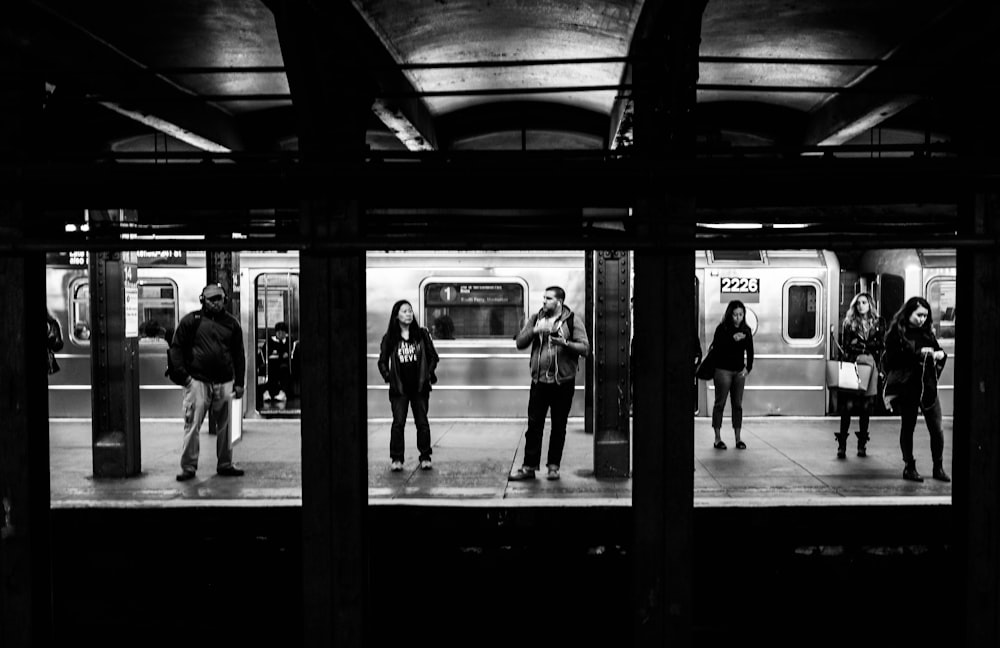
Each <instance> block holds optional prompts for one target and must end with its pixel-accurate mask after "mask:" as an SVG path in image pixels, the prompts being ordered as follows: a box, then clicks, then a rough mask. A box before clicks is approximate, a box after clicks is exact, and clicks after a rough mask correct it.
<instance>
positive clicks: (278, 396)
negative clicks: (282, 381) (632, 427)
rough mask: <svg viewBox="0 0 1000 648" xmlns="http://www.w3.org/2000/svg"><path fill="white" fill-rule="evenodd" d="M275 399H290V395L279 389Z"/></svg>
mask: <svg viewBox="0 0 1000 648" xmlns="http://www.w3.org/2000/svg"><path fill="white" fill-rule="evenodd" d="M274 400H276V401H283V400H288V397H287V396H285V392H283V391H279V392H278V395H277V396H275V397H274Z"/></svg>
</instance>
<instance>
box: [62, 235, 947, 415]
mask: <svg viewBox="0 0 1000 648" xmlns="http://www.w3.org/2000/svg"><path fill="white" fill-rule="evenodd" d="M695 255H696V264H695V277H694V280H695V282H696V295H697V298H698V304H697V313H698V326H699V333H700V343H701V347H702V350H703V351H707V350H708V346H709V344H710V343H711V340H712V336H713V334H714V331H715V327H716V325H717V324H718V322H719V321H720V319H721V317H722V314H723V313H724V311H725V307H726V304H727V303H728V302H729V301H730V300H731V299H740V300H741V301H743V302H744V303H745V304H746V306H747V322H748V324H749V325H750V326H751V329H752V330H753V331H754V340H755V349H756V363H755V367H754V372H753V373H752V374H751V377H750V380H749V381H748V382H747V390H746V394H745V397H744V411H745V413H746V414H747V415H778V416H780V415H809V416H823V415H826V414H830V413H833V412H835V411H836V401H835V396H834V393H833V392H831V391H830V390H828V389H827V386H826V384H825V378H826V373H825V362H826V360H827V359H829V358H831V357H835V355H834V354H835V351H834V347H833V344H832V342H831V340H832V338H833V336H835V335H837V332H838V331H839V329H840V326H841V322H842V320H843V315H844V313H845V311H846V308H847V305H848V304H849V303H850V301H851V298H852V297H853V296H854V294H856V293H857V292H858V291H860V290H865V291H868V292H870V293H871V294H872V295H873V299H874V301H875V303H876V306H877V308H878V309H879V312H880V313H882V314H883V316H884V317H885V318H886V319H887V320H888V319H890V318H891V316H892V314H893V313H894V312H895V311H896V310H897V309H898V308H899V306H901V305H902V303H903V301H904V300H905V299H906V298H907V297H909V296H912V295H922V296H924V297H925V298H927V299H928V301H929V302H930V303H931V305H932V307H933V310H934V312H933V315H934V321H935V328H936V332H937V334H938V337H939V338H940V339H941V343H942V346H944V348H945V349H946V350H947V351H948V353H949V355H951V356H952V358H953V356H954V335H955V253H954V250H944V251H928V250H877V251H871V252H867V253H865V254H863V255H860V256H857V255H855V257H852V261H850V263H844V262H843V260H842V259H839V258H838V256H837V255H836V254H834V253H832V252H830V251H824V250H762V251H753V250H751V251H747V250H741V251H718V250H716V251H713V250H699V251H697V252H696V253H695ZM46 272H47V291H48V305H49V309H50V311H51V312H52V314H53V315H54V316H55V317H56V318H57V320H58V321H59V322H60V325H61V326H62V327H63V337H64V339H65V340H66V345H65V348H64V349H63V350H62V352H60V353H58V354H57V355H56V357H57V358H58V359H59V363H60V365H61V366H62V370H61V371H60V372H59V373H57V374H55V375H53V376H51V377H50V382H49V393H50V399H49V403H50V414H51V416H53V417H89V416H90V411H91V403H90V398H91V395H90V393H91V376H90V342H89V337H90V313H89V284H88V280H87V269H86V257H85V255H82V254H69V255H61V256H60V257H58V258H52V259H50V263H49V265H48V268H47V271H46ZM584 274H585V273H584V253H583V252H573V251H570V252H537V251H533V252H489V253H487V252H462V251H453V252H440V251H435V252H417V251H407V252H370V253H368V255H367V278H366V283H367V286H366V289H367V291H366V295H367V349H366V353H367V363H366V366H367V380H366V382H367V392H368V416H369V417H370V418H388V417H389V416H390V411H389V404H388V397H387V392H386V390H387V386H386V385H385V383H384V382H383V381H382V378H381V376H380V375H379V373H378V370H377V367H376V362H377V358H378V352H379V343H380V341H381V338H382V335H383V334H384V332H385V329H386V326H387V324H388V318H389V313H390V311H391V308H392V304H393V302H395V301H396V300H398V299H406V300H408V301H410V302H411V303H412V304H413V306H414V309H415V311H416V315H417V319H418V321H419V322H420V323H421V325H423V326H425V327H426V328H428V330H430V331H431V332H432V334H433V335H434V338H435V345H436V346H437V349H438V352H439V354H440V355H441V364H440V366H439V370H438V379H439V381H438V384H437V385H435V388H434V389H435V393H434V396H433V398H432V401H431V414H432V416H434V417H457V418H465V417H523V416H524V415H525V408H526V403H527V392H528V388H529V384H528V380H529V377H528V353H527V352H526V351H519V350H517V349H516V348H515V347H514V343H513V339H512V338H513V337H514V334H515V333H516V332H517V330H519V329H520V327H521V325H522V324H523V322H524V320H525V318H526V317H527V316H529V315H530V314H531V313H533V312H536V311H537V310H538V308H539V307H540V305H541V297H542V293H543V292H544V290H545V288H546V287H548V286H551V285H559V286H562V287H563V288H564V289H565V290H566V293H567V304H568V305H569V306H570V307H571V308H572V309H574V310H575V311H579V312H582V311H583V310H584V304H585V285H584ZM239 278H240V279H239V293H238V297H239V301H240V319H241V322H242V324H243V329H244V334H245V340H244V342H245V346H246V348H247V378H248V379H247V385H246V386H247V392H246V397H245V398H244V410H245V411H244V415H245V416H247V417H258V416H263V417H272V416H291V417H294V416H298V414H299V413H300V408H299V400H298V394H299V392H300V386H301V384H300V381H301V379H302V378H301V376H300V375H299V372H298V371H297V370H296V369H297V366H296V365H297V358H299V357H301V356H300V354H301V353H302V352H303V350H302V349H301V348H300V347H299V345H298V340H299V299H300V295H299V264H298V255H297V254H296V253H294V252H290V253H280V252H243V253H241V254H240V273H239ZM204 283H205V255H204V253H186V254H185V253H177V252H174V253H162V252H160V253H157V252H147V253H143V254H142V255H141V256H140V268H139V316H140V326H139V335H140V337H139V372H140V382H141V386H140V412H141V415H142V416H143V417H144V418H160V417H165V418H177V417H179V415H180V414H179V412H180V388H178V387H177V386H176V385H173V384H172V383H170V382H169V381H168V380H167V379H166V378H165V377H164V375H163V371H164V368H165V366H166V359H165V357H166V349H167V344H168V341H169V340H170V338H171V336H172V334H173V330H174V329H175V328H176V325H177V322H178V321H179V320H180V318H181V317H182V316H183V315H184V314H185V313H187V312H189V311H192V310H196V309H198V308H199V307H200V305H199V302H198V295H199V293H200V290H201V288H202V287H203V286H204ZM279 321H284V322H285V323H286V324H287V325H288V327H289V334H290V337H291V339H292V344H293V350H294V352H293V385H292V388H291V389H290V390H289V393H287V394H286V395H287V396H288V398H287V400H283V401H274V400H270V399H268V398H266V397H265V383H266V381H267V377H268V373H269V370H270V369H271V367H269V366H268V363H267V359H266V358H262V357H261V356H260V355H259V354H258V353H257V350H258V349H260V348H261V347H262V346H263V344H264V342H265V340H266V339H267V337H268V336H269V335H271V334H273V332H274V326H275V324H276V323H277V322H279ZM953 375H954V362H953V361H950V362H949V363H948V365H947V366H946V368H945V372H944V374H942V377H941V383H940V393H941V401H942V407H943V410H944V412H945V413H946V414H950V413H951V411H952V400H953V399H952V394H953V389H954V386H953V379H952V376H953ZM577 389H578V390H579V391H580V394H579V395H578V397H577V398H575V399H574V403H573V409H572V411H571V415H572V416H582V415H583V407H584V399H583V394H582V391H583V389H584V372H583V370H582V367H581V372H580V376H579V378H578V381H577ZM713 400H714V390H713V386H712V384H711V381H708V382H701V381H700V382H698V386H697V407H698V415H699V416H710V415H711V403H712V402H713Z"/></svg>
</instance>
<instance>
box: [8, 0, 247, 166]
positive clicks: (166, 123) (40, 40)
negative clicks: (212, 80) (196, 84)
mask: <svg viewBox="0 0 1000 648" xmlns="http://www.w3.org/2000/svg"><path fill="white" fill-rule="evenodd" d="M21 17H22V19H23V22H24V24H20V25H16V26H15V27H16V29H17V30H18V32H19V33H20V35H21V36H20V38H19V39H18V41H19V42H18V43H17V44H18V45H19V46H21V47H24V48H25V49H26V51H27V52H28V53H29V55H30V56H31V57H32V58H34V59H35V60H38V61H41V62H42V64H43V65H44V67H45V68H46V71H47V76H48V77H49V78H48V79H47V80H48V81H50V82H51V83H53V84H54V85H55V86H56V89H57V91H59V92H64V91H66V89H67V88H71V89H72V91H70V92H68V93H67V94H71V95H72V94H76V95H79V96H81V97H86V96H89V95H95V94H99V95H101V96H102V97H103V99H102V100H101V101H100V102H99V103H100V105H102V106H104V107H105V108H108V109H109V110H112V111H114V112H116V113H118V114H120V115H122V116H124V117H126V118H128V119H131V120H133V121H136V122H139V123H141V124H143V125H145V126H148V127H150V128H153V129H155V130H158V131H160V132H163V133H165V134H167V135H170V136H171V137H175V138H177V139H180V140H182V141H185V142H187V143H188V144H191V145H192V146H196V147H198V148H200V149H202V150H206V151H213V152H225V151H238V150H242V149H243V148H244V144H243V140H244V138H243V137H242V134H241V132H240V129H239V128H238V127H237V125H236V122H235V120H234V119H233V117H232V116H231V115H229V114H228V113H226V112H225V111H224V110H222V109H221V108H219V107H218V106H213V105H211V104H208V103H205V102H198V101H189V100H187V99H189V98H190V97H191V96H193V93H191V92H190V91H188V90H187V89H185V88H183V87H181V86H179V85H177V84H176V83H174V82H172V81H170V80H169V79H167V78H165V77H163V76H160V75H157V74H154V73H152V72H150V71H149V69H148V67H147V66H146V65H145V64H144V63H143V62H141V61H137V60H135V59H133V58H131V57H130V56H129V55H128V53H126V52H123V51H121V50H119V49H117V48H116V47H115V46H114V45H113V44H112V43H109V42H107V41H105V40H103V39H101V38H100V37H99V36H97V35H96V34H94V33H93V32H91V31H90V30H88V29H87V28H86V27H85V26H84V25H81V24H80V23H77V22H75V21H73V20H72V19H70V18H68V17H67V16H64V15H62V14H61V13H59V12H57V11H56V10H54V9H52V8H51V7H49V6H47V5H46V4H45V3H43V2H31V3H25V7H24V11H23V12H22V13H21ZM125 95H132V96H135V95H139V96H146V97H152V96H158V97H166V98H168V99H170V98H172V99H173V100H167V101H152V100H149V101H143V100H141V99H140V100H132V99H125V98H118V97H125Z"/></svg>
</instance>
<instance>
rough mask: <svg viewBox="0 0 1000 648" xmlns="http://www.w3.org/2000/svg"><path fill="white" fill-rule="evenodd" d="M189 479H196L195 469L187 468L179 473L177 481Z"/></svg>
mask: <svg viewBox="0 0 1000 648" xmlns="http://www.w3.org/2000/svg"><path fill="white" fill-rule="evenodd" d="M189 479H194V471H193V470H185V471H184V472H182V473H181V474H179V475H177V481H179V482H185V481H188V480H189Z"/></svg>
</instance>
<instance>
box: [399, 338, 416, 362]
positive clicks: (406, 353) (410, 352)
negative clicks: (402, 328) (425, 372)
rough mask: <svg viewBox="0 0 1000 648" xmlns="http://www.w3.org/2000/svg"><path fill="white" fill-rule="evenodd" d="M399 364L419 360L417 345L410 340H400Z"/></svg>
mask: <svg viewBox="0 0 1000 648" xmlns="http://www.w3.org/2000/svg"><path fill="white" fill-rule="evenodd" d="M396 357H397V358H399V364H409V363H411V362H416V361H417V345H416V344H414V343H413V342H410V341H408V340H400V341H399V348H398V350H397V351H396Z"/></svg>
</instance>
